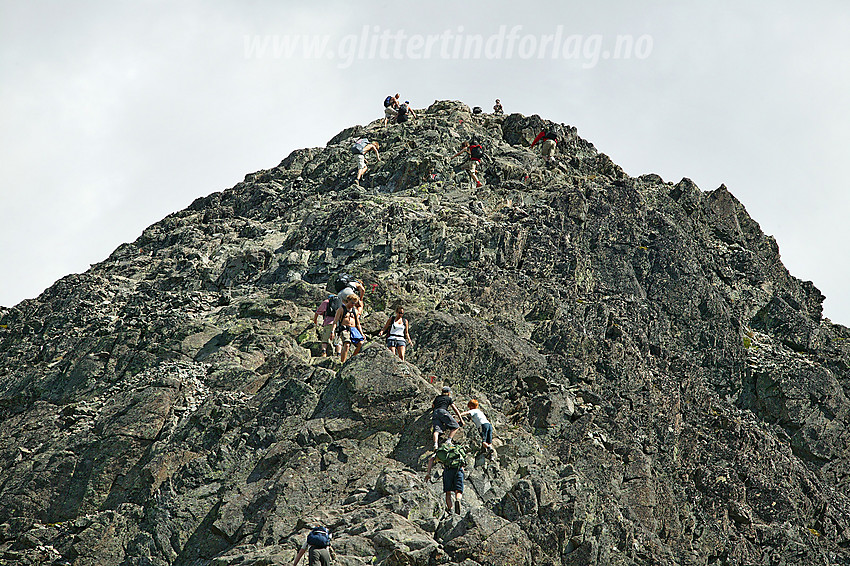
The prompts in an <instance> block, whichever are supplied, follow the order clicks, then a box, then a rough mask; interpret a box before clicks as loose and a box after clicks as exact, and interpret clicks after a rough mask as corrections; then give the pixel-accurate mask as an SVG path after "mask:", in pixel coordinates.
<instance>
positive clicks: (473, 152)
mask: <svg viewBox="0 0 850 566" xmlns="http://www.w3.org/2000/svg"><path fill="white" fill-rule="evenodd" d="M461 153H466V154H467V156H468V158H469V159H467V161H465V162H464V164H463V168H464V169H465V170H466V172H467V173H469V176H470V177H471V178H472V180H473V181H475V186H476V187H480V186H481V181H479V180H478V175H477V174H476V170H477V169H478V163H479V162H480V161H481V159H482V158H483V157H484V148H483V147H482V146H481V144H479V143H478V142H477V141H475V140H469V141H468V142H464V144H463V147H461V148H460V151H458V152H457V153H455V154H454V155H452V159H454V158H455V157H457V156H458V155H460V154H461Z"/></svg>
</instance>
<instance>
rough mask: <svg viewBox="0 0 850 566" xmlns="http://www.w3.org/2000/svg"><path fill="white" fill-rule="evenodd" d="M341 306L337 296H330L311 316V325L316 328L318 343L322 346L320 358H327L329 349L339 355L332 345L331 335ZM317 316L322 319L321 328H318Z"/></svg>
mask: <svg viewBox="0 0 850 566" xmlns="http://www.w3.org/2000/svg"><path fill="white" fill-rule="evenodd" d="M341 306H342V300H341V299H340V298H339V295H330V296H329V297H328V298H327V299H325V300H324V301H322V302H321V304H319V306H318V308H316V313H315V314H314V315H313V325H315V326H316V334H317V335H318V337H319V343H320V344H321V345H322V356H329V355H330V353H331V348H333V349H334V352H335V353H337V354H339V351H338V350H337V348H336V347H335V346H333V345H332V341H331V335H332V334H333V329H334V317H335V316H336V311H338V310H339V308H340V307H341ZM319 316H321V317H322V326H319Z"/></svg>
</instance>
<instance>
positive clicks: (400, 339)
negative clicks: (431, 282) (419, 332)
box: [381, 305, 413, 360]
mask: <svg viewBox="0 0 850 566" xmlns="http://www.w3.org/2000/svg"><path fill="white" fill-rule="evenodd" d="M381 334H386V335H387V348H389V349H390V352H392V353H394V354H396V355H397V356H398V357H399V358H400V359H401V360H404V351H405V349H406V348H407V346H408V345H412V344H413V340H411V339H410V324H409V323H408V322H407V319H406V318H405V317H404V307H402V306H401V305H399V306H397V307H396V308H395V314H394V315H393V316H391V317H390V318H389V320H387V323H386V324H385V325H384V328H383V330H381Z"/></svg>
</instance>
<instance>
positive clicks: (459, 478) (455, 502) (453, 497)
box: [425, 438, 465, 515]
mask: <svg viewBox="0 0 850 566" xmlns="http://www.w3.org/2000/svg"><path fill="white" fill-rule="evenodd" d="M451 444H452V440H451V439H450V438H447V439H446V440H445V441H444V442H443V447H449V446H450V445H451ZM449 450H451V448H449ZM460 453H461V454H463V450H461V452H460ZM438 455H439V454H438V453H435V454H432V455H431V457H430V458H428V467H427V469H426V471H425V481H428V482H430V481H431V470H432V469H433V467H434V461H435V460H436V461H438V462H440V463H441V464H443V493H444V494H445V495H446V513H447V514H449V515H451V513H452V506H454V512H455V513H456V514H458V515H460V514H461V508H460V502H461V499H462V498H463V480H464V479H465V475H464V472H463V464H461V465H459V466H457V467H453V466H451V465H449V464H447V463H445V462H442V461H441V460H440V459H439V458H438Z"/></svg>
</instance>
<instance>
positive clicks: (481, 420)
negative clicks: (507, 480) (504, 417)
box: [460, 399, 495, 458]
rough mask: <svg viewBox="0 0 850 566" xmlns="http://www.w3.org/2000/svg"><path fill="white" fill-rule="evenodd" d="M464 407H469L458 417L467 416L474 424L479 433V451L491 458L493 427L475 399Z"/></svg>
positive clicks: (492, 451)
mask: <svg viewBox="0 0 850 566" xmlns="http://www.w3.org/2000/svg"><path fill="white" fill-rule="evenodd" d="M466 406H467V407H469V410H468V411H464V412H462V413H461V414H460V416H462V417H465V416H467V415H468V416H469V419H470V420H471V421H472V422H473V423H475V425H476V426H477V427H478V431H479V432H480V433H481V451H482V452H484V451H486V452H487V456H488V457H490V458H492V457H493V453H494V452H495V450H493V425H492V424H490V421H488V420H487V417H486V416H485V415H484V411H482V410H481V409H479V408H478V400H477V399H472V400H470V401H469V403H467V404H466Z"/></svg>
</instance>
